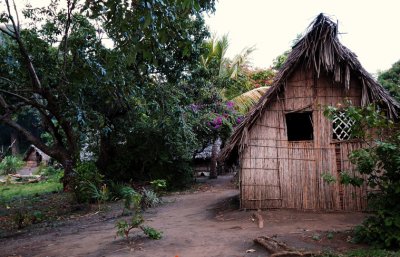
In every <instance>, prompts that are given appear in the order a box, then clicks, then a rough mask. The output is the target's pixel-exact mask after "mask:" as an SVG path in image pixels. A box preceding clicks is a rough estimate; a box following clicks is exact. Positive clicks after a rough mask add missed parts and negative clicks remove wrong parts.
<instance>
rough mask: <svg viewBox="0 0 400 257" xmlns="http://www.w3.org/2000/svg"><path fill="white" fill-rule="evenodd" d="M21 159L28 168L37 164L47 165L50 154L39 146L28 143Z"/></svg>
mask: <svg viewBox="0 0 400 257" xmlns="http://www.w3.org/2000/svg"><path fill="white" fill-rule="evenodd" d="M23 160H24V161H25V162H26V166H27V167H29V168H35V167H38V166H39V165H41V164H42V165H48V164H49V161H50V156H48V155H47V154H45V153H44V152H42V151H41V150H40V149H39V148H37V147H36V146H34V145H30V146H29V148H28V150H26V153H25V155H24V158H23Z"/></svg>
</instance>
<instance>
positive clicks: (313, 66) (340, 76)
mask: <svg viewBox="0 0 400 257" xmlns="http://www.w3.org/2000/svg"><path fill="white" fill-rule="evenodd" d="M337 36H338V29H337V24H336V23H335V22H333V21H332V20H331V19H330V18H328V17H327V16H325V15H324V14H322V13H321V14H319V15H318V16H317V18H316V19H315V20H314V21H313V22H312V23H311V24H310V26H309V27H308V31H307V33H306V34H305V35H304V36H303V37H302V38H301V39H300V40H299V42H298V43H297V44H296V45H294V46H293V48H292V51H291V53H290V54H289V56H288V58H287V60H286V62H285V63H284V64H283V65H282V68H281V69H280V70H279V72H278V73H277V75H276V76H275V79H274V82H273V84H272V86H271V88H270V89H269V90H268V91H267V92H266V94H265V95H264V96H263V97H262V98H261V99H260V101H259V102H258V103H257V104H256V106H255V107H254V108H253V109H252V110H250V111H249V112H248V114H247V115H246V117H245V119H244V120H243V122H242V123H241V124H240V125H239V126H237V127H236V129H235V131H234V133H233V134H232V136H231V137H230V139H229V142H228V143H227V144H226V146H225V147H224V149H223V150H222V151H221V153H220V155H219V160H220V161H225V162H229V160H233V159H235V158H236V156H238V153H240V152H241V151H242V150H243V148H244V147H245V144H246V142H247V137H248V131H249V129H250V128H251V127H252V126H253V124H254V123H255V122H256V120H258V119H259V117H260V116H261V115H262V114H263V113H264V110H265V108H267V106H268V103H269V102H270V101H271V99H273V98H275V97H277V96H278V94H279V92H281V91H282V90H284V87H285V85H286V80H287V78H289V76H290V75H291V74H292V73H293V72H294V71H295V70H296V69H297V68H298V67H303V68H305V69H308V70H313V72H314V74H315V75H316V78H319V76H320V74H322V73H326V74H329V75H332V80H333V81H334V82H336V83H337V84H338V85H344V87H345V88H346V89H347V90H349V88H350V78H351V77H352V78H353V79H356V80H359V81H360V82H361V85H362V96H361V106H366V105H368V104H369V103H377V104H379V105H380V106H381V107H382V108H383V109H385V110H386V111H387V115H388V118H391V119H395V118H398V116H399V114H398V111H399V110H400V104H399V103H398V102H397V101H396V100H395V99H394V98H393V97H391V96H390V95H389V93H388V92H387V91H386V90H385V89H384V88H383V87H382V86H381V85H380V84H379V83H378V82H377V81H376V80H375V79H374V78H373V77H372V76H371V75H370V74H369V73H368V72H367V71H366V70H365V69H364V68H363V67H362V66H361V64H360V62H359V61H358V59H357V56H356V55H355V54H354V53H353V52H352V51H350V50H349V49H348V48H347V47H345V46H344V45H342V44H341V43H340V42H339V39H338V37H337Z"/></svg>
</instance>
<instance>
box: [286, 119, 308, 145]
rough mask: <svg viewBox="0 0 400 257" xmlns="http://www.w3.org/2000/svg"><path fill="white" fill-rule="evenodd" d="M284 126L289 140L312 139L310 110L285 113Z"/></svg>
mask: <svg viewBox="0 0 400 257" xmlns="http://www.w3.org/2000/svg"><path fill="white" fill-rule="evenodd" d="M286 128H287V135H288V140H289V141H305V140H313V132H314V129H313V122H312V112H302V113H288V114H286Z"/></svg>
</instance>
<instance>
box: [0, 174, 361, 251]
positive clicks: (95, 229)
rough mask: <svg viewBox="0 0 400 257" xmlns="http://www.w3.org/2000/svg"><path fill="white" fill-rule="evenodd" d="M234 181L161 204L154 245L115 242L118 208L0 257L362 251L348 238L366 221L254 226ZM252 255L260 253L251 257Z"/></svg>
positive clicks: (222, 180)
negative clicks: (282, 248) (271, 243)
mask: <svg viewBox="0 0 400 257" xmlns="http://www.w3.org/2000/svg"><path fill="white" fill-rule="evenodd" d="M231 178H232V177H231V176H220V177H219V178H218V179H217V180H207V181H203V182H204V183H203V184H202V185H200V186H199V187H197V190H194V191H192V192H186V193H182V194H173V195H169V196H167V197H165V198H164V200H165V201H166V203H165V204H163V205H162V206H160V207H157V208H153V209H150V210H148V211H146V213H145V218H146V222H145V224H146V225H149V226H152V227H154V228H156V229H158V230H161V231H163V238H162V239H161V240H151V239H148V238H147V237H145V236H143V234H142V233H141V232H140V231H132V234H131V242H129V243H128V242H127V241H126V240H124V239H120V238H115V232H116V230H115V228H114V224H115V222H116V220H118V219H120V218H121V217H118V215H119V213H120V210H121V207H120V204H119V205H118V206H117V205H116V204H115V205H111V207H110V208H111V210H110V211H108V212H106V213H103V212H92V213H89V214H86V215H84V216H81V217H79V218H76V219H72V220H70V221H69V222H65V223H62V224H57V225H54V227H46V228H37V229H31V230H30V231H27V232H24V233H22V234H17V235H13V236H10V237H8V238H3V239H0V256H23V257H26V256H37V257H44V256H54V257H64V256H65V257H66V256H74V257H78V256H82V257H83V256H93V257H101V256H137V257H150V256H151V257H175V256H179V257H185V256H186V257H213V256H229V257H233V256H246V257H256V256H268V254H267V252H266V251H265V250H264V249H263V248H262V247H259V246H257V245H255V244H254V243H253V239H254V238H256V237H258V236H275V237H276V238H277V239H278V240H280V241H283V242H285V243H287V244H288V245H289V246H291V247H295V248H299V249H306V250H329V249H330V250H334V251H344V250H347V249H350V248H358V247H360V246H358V245H354V244H351V243H349V242H347V241H348V239H349V238H348V237H349V233H348V232H344V231H347V230H349V229H350V228H352V227H353V226H354V225H357V224H359V223H360V222H361V221H362V219H363V218H364V216H365V214H363V213H353V212H352V213H334V212H332V213H317V212H302V211H294V210H267V211H263V212H262V215H263V217H264V228H262V229H260V228H258V225H257V222H254V221H253V220H252V214H253V212H252V211H243V210H242V211H241V210H238V209H237V204H236V203H237V195H238V190H237V189H234V188H233V187H232V185H231V184H230V179H231ZM249 249H254V250H255V252H252V253H246V250H249Z"/></svg>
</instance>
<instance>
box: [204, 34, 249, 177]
mask: <svg viewBox="0 0 400 257" xmlns="http://www.w3.org/2000/svg"><path fill="white" fill-rule="evenodd" d="M205 47H206V49H207V52H206V54H205V55H203V56H201V58H200V63H201V65H202V66H203V67H204V68H205V69H206V70H208V71H209V72H210V75H211V81H212V82H213V83H216V84H223V85H224V86H222V87H221V88H220V91H219V95H220V97H221V98H222V99H223V100H224V101H227V100H229V99H230V98H232V96H237V95H240V94H241V93H243V92H245V91H247V90H248V88H246V87H243V86H242V85H241V84H240V81H239V78H241V77H243V75H242V71H243V70H244V69H245V68H246V67H247V66H248V64H249V56H250V54H251V53H252V52H253V51H254V48H253V47H251V48H245V49H243V51H242V52H241V53H240V54H238V55H236V56H235V58H233V60H230V59H228V58H227V57H226V56H225V55H226V52H227V50H228V47H229V40H228V36H227V35H223V36H222V37H221V38H218V37H216V36H215V35H214V36H213V37H212V38H211V39H210V41H207V42H206V43H205ZM226 80H228V81H229V82H231V83H220V82H221V81H226ZM238 82H239V84H238ZM217 140H218V138H214V140H213V146H212V151H211V167H210V178H217V155H218V147H219V145H218V144H217Z"/></svg>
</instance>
